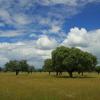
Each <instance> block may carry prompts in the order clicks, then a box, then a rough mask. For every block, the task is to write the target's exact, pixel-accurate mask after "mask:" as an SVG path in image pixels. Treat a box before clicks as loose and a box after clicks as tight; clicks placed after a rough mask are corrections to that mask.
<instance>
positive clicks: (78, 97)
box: [0, 73, 100, 100]
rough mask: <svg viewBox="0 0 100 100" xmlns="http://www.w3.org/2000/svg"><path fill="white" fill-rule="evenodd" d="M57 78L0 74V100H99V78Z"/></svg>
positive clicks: (92, 76)
mask: <svg viewBox="0 0 100 100" xmlns="http://www.w3.org/2000/svg"><path fill="white" fill-rule="evenodd" d="M85 75H87V76H88V77H87V78H72V79H71V78H61V77H59V78H57V77H55V76H53V75H51V76H49V75H48V73H33V74H32V75H31V74H30V75H28V74H27V73H23V74H22V73H21V74H20V75H18V76H15V73H0V100H100V77H99V76H98V75H97V74H96V73H90V74H88V73H85Z"/></svg>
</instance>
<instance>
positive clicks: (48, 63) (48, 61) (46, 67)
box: [43, 59, 53, 75]
mask: <svg viewBox="0 0 100 100" xmlns="http://www.w3.org/2000/svg"><path fill="white" fill-rule="evenodd" d="M43 70H44V71H47V72H49V75H50V73H51V72H52V71H53V67H52V59H46V60H45V61H44V65H43Z"/></svg>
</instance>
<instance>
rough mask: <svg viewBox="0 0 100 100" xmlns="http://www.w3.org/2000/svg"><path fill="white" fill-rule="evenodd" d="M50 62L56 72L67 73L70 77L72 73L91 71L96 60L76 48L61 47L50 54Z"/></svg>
mask: <svg viewBox="0 0 100 100" xmlns="http://www.w3.org/2000/svg"><path fill="white" fill-rule="evenodd" d="M52 62H53V67H54V68H53V69H54V70H55V71H56V72H61V71H67V72H68V73H69V75H70V77H72V73H73V72H74V71H77V72H84V71H92V70H93V69H94V68H95V66H96V64H97V58H96V57H95V56H94V55H92V54H91V53H88V52H84V51H82V50H80V49H78V48H67V47H64V46H61V47H58V48H56V50H54V51H53V52H52Z"/></svg>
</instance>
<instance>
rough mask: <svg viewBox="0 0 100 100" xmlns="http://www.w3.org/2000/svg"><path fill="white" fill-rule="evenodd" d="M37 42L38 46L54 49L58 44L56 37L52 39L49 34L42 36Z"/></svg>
mask: <svg viewBox="0 0 100 100" xmlns="http://www.w3.org/2000/svg"><path fill="white" fill-rule="evenodd" d="M36 44H37V47H38V48H42V49H53V48H55V47H56V46H57V41H56V40H55V39H50V38H48V37H47V36H41V37H40V38H39V39H38V40H37V42H36Z"/></svg>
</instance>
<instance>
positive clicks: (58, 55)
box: [52, 46, 69, 75]
mask: <svg viewBox="0 0 100 100" xmlns="http://www.w3.org/2000/svg"><path fill="white" fill-rule="evenodd" d="M68 55H69V48H66V47H64V46H61V47H57V48H56V49H55V50H54V51H52V65H53V70H54V71H55V72H56V75H58V73H59V72H60V73H61V72H63V71H64V65H63V60H64V58H65V57H66V56H68Z"/></svg>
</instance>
